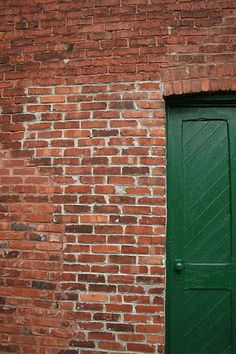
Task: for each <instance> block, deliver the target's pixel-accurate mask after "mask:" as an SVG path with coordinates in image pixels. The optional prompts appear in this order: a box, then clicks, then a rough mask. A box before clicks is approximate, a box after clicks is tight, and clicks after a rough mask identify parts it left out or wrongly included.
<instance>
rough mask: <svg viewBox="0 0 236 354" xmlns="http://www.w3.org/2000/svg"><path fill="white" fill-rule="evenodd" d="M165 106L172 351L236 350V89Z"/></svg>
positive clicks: (216, 353) (226, 353)
mask: <svg viewBox="0 0 236 354" xmlns="http://www.w3.org/2000/svg"><path fill="white" fill-rule="evenodd" d="M167 108H168V161H167V166H168V184H167V187H168V188H167V194H168V239H167V299H166V311H167V325H166V353H169V354H236V95H234V94H232V95H224V94H222V95H215V96H211V95H206V96H202V97H197V96H195V97H190V98H189V97H187V98H184V99H183V98H182V99H181V100H180V99H179V98H175V99H172V100H169V101H167Z"/></svg>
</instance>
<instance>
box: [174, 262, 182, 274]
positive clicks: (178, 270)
mask: <svg viewBox="0 0 236 354" xmlns="http://www.w3.org/2000/svg"><path fill="white" fill-rule="evenodd" d="M183 269H184V265H183V262H182V260H181V259H176V261H175V271H176V273H181V272H182V270H183Z"/></svg>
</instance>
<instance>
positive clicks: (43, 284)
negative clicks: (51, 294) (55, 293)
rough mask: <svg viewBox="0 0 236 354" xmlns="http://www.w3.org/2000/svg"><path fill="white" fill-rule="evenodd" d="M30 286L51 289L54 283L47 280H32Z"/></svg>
mask: <svg viewBox="0 0 236 354" xmlns="http://www.w3.org/2000/svg"><path fill="white" fill-rule="evenodd" d="M32 288H36V289H40V290H53V289H55V288H56V284H52V283H49V282H47V281H38V280H34V281H32Z"/></svg>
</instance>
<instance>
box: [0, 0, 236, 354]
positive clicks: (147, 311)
mask: <svg viewBox="0 0 236 354" xmlns="http://www.w3.org/2000/svg"><path fill="white" fill-rule="evenodd" d="M0 19H1V22H0V38H1V42H0V49H1V52H2V55H1V57H0V104H1V115H0V123H1V128H2V130H1V152H0V156H1V160H0V163H1V171H0V181H1V197H0V198H1V200H0V213H1V222H0V237H1V239H0V263H1V280H0V284H1V289H0V321H1V328H0V352H2V353H38V354H76V353H80V354H94V353H100V354H108V353H115V354H121V353H124V352H127V353H129V354H135V353H140V354H144V353H163V352H164V330H165V327H164V325H165V314H164V299H165V236H166V190H165V185H166V159H165V146H166V137H165V136H166V132H165V102H164V96H165V95H171V94H184V93H195V92H210V91H228V90H235V89H236V65H235V45H236V29H235V23H236V4H235V1H232V0H230V1H228V0H224V1H218V0H214V1H213V0H207V1H206V0H196V1H188V0H178V1H173V0H165V1H156V0H149V1H146V0H135V1H134V0H84V1H67V0H31V1H29V0H21V1H16V0H5V1H3V0H0Z"/></svg>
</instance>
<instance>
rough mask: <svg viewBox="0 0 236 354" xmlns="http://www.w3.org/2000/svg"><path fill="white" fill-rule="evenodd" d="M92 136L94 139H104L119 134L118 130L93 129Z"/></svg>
mask: <svg viewBox="0 0 236 354" xmlns="http://www.w3.org/2000/svg"><path fill="white" fill-rule="evenodd" d="M92 134H93V136H94V137H98V136H100V137H106V136H117V135H118V134H119V130H118V129H111V130H107V129H93V131H92Z"/></svg>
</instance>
